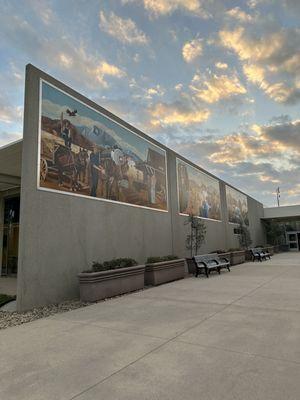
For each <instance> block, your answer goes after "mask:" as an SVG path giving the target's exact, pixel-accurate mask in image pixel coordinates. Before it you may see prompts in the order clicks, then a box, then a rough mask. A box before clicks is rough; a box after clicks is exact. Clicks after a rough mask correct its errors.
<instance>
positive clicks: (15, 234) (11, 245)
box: [1, 196, 20, 276]
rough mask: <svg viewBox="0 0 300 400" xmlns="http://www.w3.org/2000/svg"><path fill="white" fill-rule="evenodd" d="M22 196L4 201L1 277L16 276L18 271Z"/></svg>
mask: <svg viewBox="0 0 300 400" xmlns="http://www.w3.org/2000/svg"><path fill="white" fill-rule="evenodd" d="M19 221H20V196H14V197H8V198H6V199H4V224H3V247H2V266H1V275H4V276H15V275H17V271H18V248H19Z"/></svg>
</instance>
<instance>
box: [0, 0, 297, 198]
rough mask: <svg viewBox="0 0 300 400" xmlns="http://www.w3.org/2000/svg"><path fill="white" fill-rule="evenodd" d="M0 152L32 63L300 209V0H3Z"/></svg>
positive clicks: (17, 123) (207, 163)
mask: <svg viewBox="0 0 300 400" xmlns="http://www.w3.org/2000/svg"><path fill="white" fill-rule="evenodd" d="M0 7H1V15H0V55H1V57H0V60H1V63H0V68H1V73H0V84H1V93H0V145H2V144H6V143H8V142H10V141H13V140H16V139H17V138H20V137H21V135H22V112H23V95H24V70H25V65H26V64H27V63H29V62H30V63H32V64H34V65H36V66H37V67H39V68H41V69H43V70H45V71H46V72H48V73H49V74H51V75H53V76H55V77H56V78H58V79H60V80H62V81H63V82H64V83H66V84H68V85H70V86H72V87H73V88H74V89H75V90H77V91H79V92H81V93H83V94H84V95H85V96H87V97H89V98H91V99H92V100H94V101H96V102H97V103H99V104H100V105H102V106H103V107H105V108H107V109H108V110H110V111H112V112H114V113H115V114H117V115H118V116H120V117H121V118H123V119H125V120H126V121H128V122H129V123H131V124H133V125H135V126H136V127H137V128H139V129H141V130H143V131H144V132H145V133H147V134H149V135H150V136H153V137H154V138H155V139H157V140H159V141H161V142H162V143H164V144H166V145H167V146H169V147H171V148H173V149H174V150H176V151H177V152H179V153H181V154H183V155H184V156H186V157H187V158H189V159H191V160H193V161H194V162H196V163H197V164H199V165H201V166H202V167H204V168H205V169H207V170H209V171H211V172H212V173H214V174H216V175H217V176H219V177H221V178H223V179H224V180H226V181H228V182H230V183H232V184H233V185H235V186H236V187H238V188H240V189H241V190H243V191H245V192H247V193H249V194H250V195H252V196H253V197H255V198H257V199H258V200H260V201H262V202H263V203H264V204H265V205H270V206H272V205H275V204H276V196H275V190H276V188H277V187H278V186H280V189H281V202H282V204H297V203H300V180H299V177H300V158H299V155H300V117H299V104H300V26H299V17H300V2H299V0H282V1H279V0H278V1H276V0H249V1H221V0H209V1H208V0H205V1H204V0H155V1H154V0H110V1H106V0H103V1H101V0H98V1H94V0H89V1H83V0H76V1H75V0H73V1H71V0H64V1H51V0H26V1H22V2H20V1H14V0H7V1H6V0H0Z"/></svg>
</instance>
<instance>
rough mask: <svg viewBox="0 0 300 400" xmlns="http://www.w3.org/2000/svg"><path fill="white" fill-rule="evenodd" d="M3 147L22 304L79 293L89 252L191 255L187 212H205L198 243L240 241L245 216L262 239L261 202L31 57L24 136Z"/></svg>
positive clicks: (8, 254) (5, 250)
mask: <svg viewBox="0 0 300 400" xmlns="http://www.w3.org/2000/svg"><path fill="white" fill-rule="evenodd" d="M0 155H1V157H0V177H1V174H2V176H3V177H4V178H3V179H8V178H7V177H8V176H9V177H10V181H9V183H8V184H3V185H2V184H1V182H0V209H3V210H4V208H5V209H7V211H6V214H5V215H6V217H5V218H6V220H5V221H6V222H5V224H4V225H5V229H4V230H3V229H2V230H0V235H1V237H0V242H1V243H2V245H1V247H0V256H1V257H2V272H3V271H8V270H13V268H10V269H9V268H8V269H6V270H5V269H3V259H5V260H7V261H5V263H6V264H5V265H6V267H8V265H15V267H16V266H17V268H18V294H17V303H18V309H19V310H24V309H28V308H31V307H33V306H39V305H43V304H47V303H51V302H58V301H62V300H65V299H72V298H75V297H78V280H77V274H78V273H79V272H81V271H83V270H87V269H89V268H90V266H91V264H92V262H93V261H100V262H103V261H105V260H108V259H112V258H119V257H130V258H134V259H136V260H137V261H138V262H139V263H145V261H146V259H147V257H150V256H164V255H168V254H174V255H176V256H178V257H185V256H188V254H189V252H188V250H187V249H186V247H185V243H186V235H187V234H188V226H187V224H186V221H187V215H188V214H193V215H195V216H197V217H199V218H202V219H203V220H204V222H205V225H206V228H207V234H206V239H205V243H204V244H203V245H202V247H201V253H205V252H211V251H215V250H217V249H225V250H226V249H229V248H233V247H238V245H239V244H238V243H239V240H238V235H237V234H236V231H237V230H236V229H234V228H235V227H237V225H238V224H240V223H243V224H245V225H247V226H248V227H249V231H250V233H251V237H252V240H253V244H254V245H255V244H261V243H264V242H265V235H264V230H263V227H262V224H261V220H260V219H261V218H262V216H263V207H262V204H261V203H259V202H257V201H256V200H255V199H253V198H251V197H250V196H247V195H246V194H243V193H241V192H240V191H238V190H237V189H235V188H233V187H232V186H230V185H228V184H226V183H225V182H223V181H222V180H220V179H218V178H217V177H215V176H213V175H212V174H210V173H209V172H208V171H205V170H203V169H202V168H200V167H199V166H197V165H195V164H193V163H192V162H191V161H189V160H187V159H185V158H184V157H182V156H180V155H179V154H177V153H175V152H174V151H172V150H171V149H169V148H167V147H166V146H164V145H162V144H161V143H159V142H157V141H156V140H155V139H153V138H151V137H149V136H147V135H146V134H145V133H143V132H141V131H139V130H138V129H136V128H135V127H133V126H131V125H129V124H128V123H126V122H125V121H122V120H121V119H120V118H118V117H117V116H115V115H113V114H111V113H110V112H109V111H107V110H105V109H104V108H102V107H101V106H99V105H97V104H95V103H93V102H92V101H91V100H89V99H87V98H85V97H84V96H82V95H81V94H80V93H77V92H75V91H74V90H73V89H72V88H70V87H67V86H66V85H64V84H63V83H61V82H59V81H57V80H55V79H54V78H52V77H51V76H49V75H47V74H45V73H44V72H42V71H40V70H38V69H36V68H35V67H33V66H31V65H29V66H27V75H26V87H25V108H24V137H23V141H21V142H19V143H16V144H13V145H11V146H8V147H6V148H4V149H0ZM5 182H6V181H5ZM7 182H8V181H7ZM1 185H2V186H1ZM20 186H21V188H20ZM1 188H2V190H1ZM12 197H14V198H16V199H17V200H16V201H17V202H18V207H14V210H17V209H18V210H19V207H20V213H19V211H18V213H16V214H15V217H14V219H13V220H12V219H11V218H10V217H9V216H11V214H10V210H11V209H12V205H11V204H13V203H14V202H16V201H14V202H13V201H11V200H9V199H10V198H12ZM19 215H20V219H19ZM7 216H8V217H7ZM13 225H14V226H17V228H16V229H15V230H14V235H15V236H13V235H9V234H8V235H9V237H8V239H7V232H11V231H12V230H9V227H10V229H12V226H13ZM5 235H6V236H5ZM5 237H6V238H5ZM4 238H5V241H4ZM12 241H13V242H14V243H12ZM7 242H9V245H7ZM16 249H17V250H16ZM3 257H4V258H3ZM8 261H9V262H8ZM15 270H16V268H15Z"/></svg>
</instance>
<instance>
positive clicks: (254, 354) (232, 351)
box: [175, 339, 300, 367]
mask: <svg viewBox="0 0 300 400" xmlns="http://www.w3.org/2000/svg"><path fill="white" fill-rule="evenodd" d="M175 342H178V343H184V344H189V345H191V346H196V347H203V348H205V349H214V350H220V351H225V352H227V353H235V354H241V355H246V356H251V357H256V358H263V359H267V360H272V361H282V362H286V363H290V364H296V365H299V367H300V361H294V360H288V359H285V358H277V357H270V356H265V355H261V354H258V353H250V352H248V351H239V350H233V349H228V348H225V347H219V346H212V345H205V344H198V343H191V342H189V341H186V340H182V339H177V340H175Z"/></svg>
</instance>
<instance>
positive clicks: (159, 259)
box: [146, 254, 178, 264]
mask: <svg viewBox="0 0 300 400" xmlns="http://www.w3.org/2000/svg"><path fill="white" fill-rule="evenodd" d="M177 259H178V257H177V256H174V255H172V254H170V255H168V256H163V257H148V258H147V261H146V264H154V263H158V262H163V261H170V260H177Z"/></svg>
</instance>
